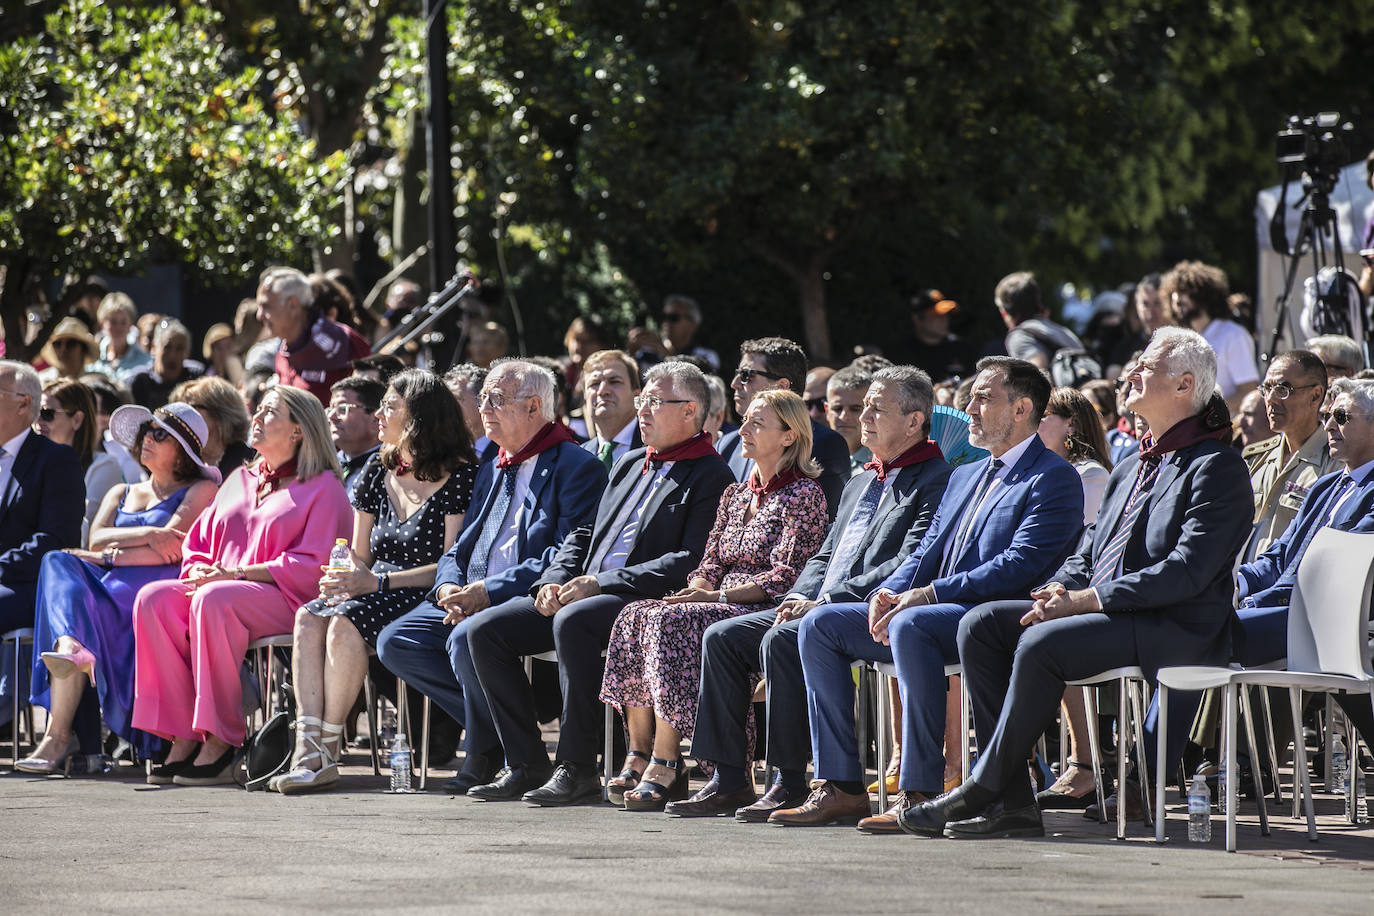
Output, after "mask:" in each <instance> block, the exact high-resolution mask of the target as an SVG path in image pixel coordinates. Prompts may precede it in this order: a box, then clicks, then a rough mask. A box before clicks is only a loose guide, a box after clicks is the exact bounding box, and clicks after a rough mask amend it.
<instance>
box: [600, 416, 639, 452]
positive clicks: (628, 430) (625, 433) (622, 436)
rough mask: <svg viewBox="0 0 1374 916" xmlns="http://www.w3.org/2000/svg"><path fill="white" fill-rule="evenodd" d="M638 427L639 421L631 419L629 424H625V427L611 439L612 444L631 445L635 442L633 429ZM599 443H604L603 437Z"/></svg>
mask: <svg viewBox="0 0 1374 916" xmlns="http://www.w3.org/2000/svg"><path fill="white" fill-rule="evenodd" d="M638 425H639V420H638V419H637V418H632V419H631V420H630V422H629V423H626V424H625V426H624V427H623V428H622V429H621V430H620V432H618V433H616V434H615V437H614V438H613V439H611V441H612V442H614V443H615V444H616V445H630V444H632V443H633V442H634V441H635V427H636V426H638ZM601 441H602V442H605V441H606V439H605V437H602V439H601Z"/></svg>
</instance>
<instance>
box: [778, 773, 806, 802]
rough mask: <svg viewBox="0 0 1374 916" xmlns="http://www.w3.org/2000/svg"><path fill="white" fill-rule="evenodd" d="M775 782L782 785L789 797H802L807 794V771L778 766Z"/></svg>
mask: <svg viewBox="0 0 1374 916" xmlns="http://www.w3.org/2000/svg"><path fill="white" fill-rule="evenodd" d="M773 784H774V785H778V786H782V789H783V792H784V793H785V794H786V795H787V797H788V798H801V797H803V796H804V795H806V771H805V770H792V769H783V768H781V767H779V768H778V772H777V775H775V776H774V777H773Z"/></svg>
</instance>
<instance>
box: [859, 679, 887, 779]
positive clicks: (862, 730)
mask: <svg viewBox="0 0 1374 916" xmlns="http://www.w3.org/2000/svg"><path fill="white" fill-rule="evenodd" d="M865 670H866V669H864V668H860V669H859V683H858V685H857V686H858V691H857V694H856V696H855V699H854V702H855V705H856V706H857V713H858V722H857V727H858V737H859V773H860V779H862V778H863V775H862V774H863V773H864V771H865V769H866V767H865V766H864V764H865V763H866V762H867V761H868V690H867V689H866V688H867V686H868V678H866V677H865V676H864V672H865ZM878 775H879V777H881V776H882V774H881V773H879V774H878Z"/></svg>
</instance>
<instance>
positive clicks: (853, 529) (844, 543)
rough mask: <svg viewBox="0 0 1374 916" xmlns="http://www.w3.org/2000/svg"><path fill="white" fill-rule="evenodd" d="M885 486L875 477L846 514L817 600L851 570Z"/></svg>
mask: <svg viewBox="0 0 1374 916" xmlns="http://www.w3.org/2000/svg"><path fill="white" fill-rule="evenodd" d="M884 486H885V485H884V483H883V482H882V481H881V480H879V479H878V477H877V475H874V477H873V479H872V480H870V481H869V482H868V486H867V487H865V488H864V491H863V494H862V495H861V496H860V497H859V501H858V502H857V503H855V505H854V511H853V512H852V513H850V515H849V522H848V524H846V525H845V526H844V534H843V535H841V537H840V543H839V545H838V546H837V547H836V548H835V552H834V554H832V555H831V557H830V563H829V564H827V566H826V568H825V581H824V582H822V583H821V590H820V592H818V593H817V597H819V596H820V595H824V594H826V593H827V592H829V591H830V590H831V589H832V588H834V587H835V586H837V585H839V584H840V583H841V582H843V581H844V580H846V579H848V578H849V570H850V567H852V566H853V565H854V559H855V558H856V557H857V556H858V555H859V546H860V545H861V544H862V543H863V539H864V535H865V534H867V533H868V526H869V523H870V522H872V521H873V516H874V515H875V514H877V511H878V503H880V502H882V499H883V489H884Z"/></svg>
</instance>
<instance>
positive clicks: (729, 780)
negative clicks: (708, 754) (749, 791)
mask: <svg viewBox="0 0 1374 916" xmlns="http://www.w3.org/2000/svg"><path fill="white" fill-rule="evenodd" d="M747 773H748V771H747V770H746V769H745V768H744V767H736V766H731V765H730V764H728V763H717V764H716V781H717V782H718V783H719V784H720V792H721V794H725V793H727V792H734V791H736V790H738V789H743V788H744V785H745V783H746V782H747V781H748V778H747V776H746V774H747Z"/></svg>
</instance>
